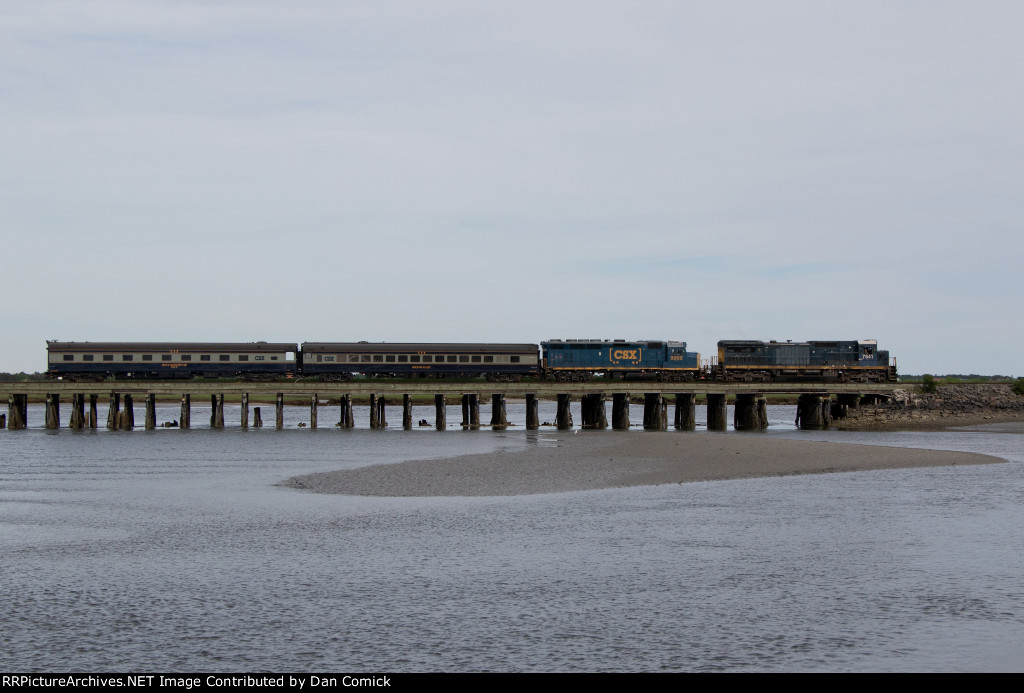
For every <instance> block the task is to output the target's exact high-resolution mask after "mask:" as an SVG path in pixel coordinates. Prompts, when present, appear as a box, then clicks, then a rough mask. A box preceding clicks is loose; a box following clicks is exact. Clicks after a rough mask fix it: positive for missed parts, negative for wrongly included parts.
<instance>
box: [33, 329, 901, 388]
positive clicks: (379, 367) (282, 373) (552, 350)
mask: <svg viewBox="0 0 1024 693" xmlns="http://www.w3.org/2000/svg"><path fill="white" fill-rule="evenodd" d="M46 348H47V371H46V375H47V376H48V377H49V378H52V379H60V380H65V381H72V382H75V381H102V380H107V379H111V378H113V379H137V380H166V379H177V378H234V379H242V380H252V381H267V382H272V381H276V380H299V379H309V380H318V381H325V382H344V381H348V380H353V379H355V378H427V377H435V378H467V379H472V378H483V379H486V380H488V381H492V382H515V381H521V380H523V379H541V380H554V381H565V382H586V381H590V380H593V379H594V378H602V379H605V380H655V381H661V382H693V381H697V380H711V381H721V382H777V381H781V382H794V381H823V382H824V381H828V382H895V381H896V380H897V377H898V376H897V372H896V364H895V360H894V359H890V357H889V352H888V351H884V350H879V349H878V343H877V341H876V340H873V339H865V340H850V341H809V342H793V341H791V340H787V341H785V342H780V341H774V340H772V341H768V342H764V341H758V340H738V339H733V340H721V341H719V342H718V352H717V356H715V357H713V358H711V359H709V360H708V361H703V360H702V359H701V355H700V353H699V352H694V351H688V350H687V344H686V342H682V341H674V340H637V341H630V340H625V339H552V340H548V341H544V342H540V343H539V344H532V343H530V344H513V343H509V344H494V343H431V342H302V343H301V344H300V343H298V342H294V343H291V342H67V341H56V340H54V341H47V343H46Z"/></svg>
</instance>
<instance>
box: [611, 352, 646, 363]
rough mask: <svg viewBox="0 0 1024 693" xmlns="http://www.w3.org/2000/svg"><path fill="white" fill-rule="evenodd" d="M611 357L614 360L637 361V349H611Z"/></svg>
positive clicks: (638, 355) (638, 354) (638, 357)
mask: <svg viewBox="0 0 1024 693" xmlns="http://www.w3.org/2000/svg"><path fill="white" fill-rule="evenodd" d="M612 358H613V359H615V360H616V361H639V360H640V350H639V349H613V350H612Z"/></svg>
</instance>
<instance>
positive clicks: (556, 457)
mask: <svg viewBox="0 0 1024 693" xmlns="http://www.w3.org/2000/svg"><path fill="white" fill-rule="evenodd" d="M627 436H628V437H627ZM545 442H546V443H548V444H543V443H539V444H538V445H536V446H533V447H529V448H527V449H525V450H516V451H508V452H494V453H487V454H477V455H460V456H455V457H446V458H440V459H432V460H410V461H405V462H398V463H395V464H376V465H370V466H367V467H360V468H357V469H346V470H338V471H333V472H320V473H316V474H307V475H302V476H297V477H292V478H290V479H287V480H285V481H283V482H281V485H282V486H286V487H289V488H294V489H299V490H304V491H309V492H312V493H327V494H340V495H354V496H375V497H398V498H408V497H451V496H457V497H482V496H519V495H536V494H549V493H566V492H575V491H594V490H601V489H611V488H626V487H632V486H653V485H661V484H681V483H692V482H699V481H724V480H730V479H750V478H757V477H772V476H792V475H798V474H830V473H838V472H855V471H869V470H874V469H907V468H919V467H939V466H956V465H976V464H998V463H1005V462H1006V460H1004V459H1002V458H998V457H993V456H990V455H983V454H980V453H966V452H955V451H945V450H923V449H918V448H895V447H884V446H877V445H860V444H847V443H829V442H820V441H802V440H790V439H769V438H765V437H763V436H758V435H756V434H747V433H735V432H730V433H727V434H719V433H710V434H701V435H685V434H681V435H671V434H670V435H666V434H664V433H661V432H651V433H643V434H637V433H629V434H626V433H624V432H612V431H604V432H585V434H584V435H576V434H573V433H571V432H564V433H563V434H558V435H556V436H553V437H552V438H551V439H550V441H545Z"/></svg>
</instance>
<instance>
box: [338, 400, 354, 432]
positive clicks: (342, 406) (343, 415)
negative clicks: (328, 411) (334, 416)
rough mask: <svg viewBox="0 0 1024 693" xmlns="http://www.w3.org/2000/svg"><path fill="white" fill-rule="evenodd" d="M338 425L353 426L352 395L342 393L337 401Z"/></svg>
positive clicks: (342, 426) (343, 426)
mask: <svg viewBox="0 0 1024 693" xmlns="http://www.w3.org/2000/svg"><path fill="white" fill-rule="evenodd" d="M338 409H339V411H338V426H340V427H341V428H352V427H353V426H355V414H353V412H352V395H349V394H344V395H342V396H341V398H340V400H339V401H338Z"/></svg>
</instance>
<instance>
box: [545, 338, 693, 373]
mask: <svg viewBox="0 0 1024 693" xmlns="http://www.w3.org/2000/svg"><path fill="white" fill-rule="evenodd" d="M540 346H541V349H542V350H543V352H544V373H545V374H546V375H547V376H548V377H549V378H552V379H554V380H567V381H585V380H590V379H591V378H593V377H594V375H596V374H602V375H604V377H606V378H609V379H612V380H661V381H666V382H669V381H688V380H696V379H698V378H699V377H701V375H702V371H701V363H700V354H699V353H697V352H695V351H687V350H686V342H674V341H667V342H662V341H638V342H627V341H625V340H621V339H615V340H607V339H605V340H601V339H566V340H561V339H555V340H551V341H548V342H541V344H540Z"/></svg>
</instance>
